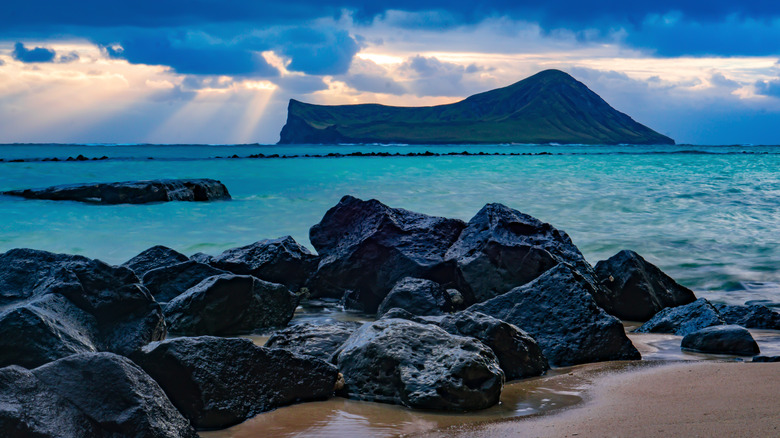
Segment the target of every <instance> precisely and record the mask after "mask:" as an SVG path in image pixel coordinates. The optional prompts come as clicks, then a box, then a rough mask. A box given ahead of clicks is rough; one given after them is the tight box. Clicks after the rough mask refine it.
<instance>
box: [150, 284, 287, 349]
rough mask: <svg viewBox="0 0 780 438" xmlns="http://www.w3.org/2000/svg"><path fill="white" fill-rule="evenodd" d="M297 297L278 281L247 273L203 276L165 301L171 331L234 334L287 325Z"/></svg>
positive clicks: (167, 320) (166, 317)
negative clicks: (181, 292)
mask: <svg viewBox="0 0 780 438" xmlns="http://www.w3.org/2000/svg"><path fill="white" fill-rule="evenodd" d="M298 301H299V297H298V296H297V295H295V294H294V293H292V292H290V291H289V290H288V289H287V288H286V287H284V286H282V285H281V284H274V283H269V282H267V281H263V280H260V279H258V278H255V277H252V276H250V275H233V274H223V275H216V276H213V277H209V278H206V279H205V280H203V281H201V282H200V283H198V284H197V285H195V286H193V287H191V288H190V289H188V290H187V291H186V292H184V293H183V294H181V295H179V296H177V297H176V298H174V299H173V300H171V301H170V302H168V304H166V305H165V308H164V312H165V320H166V322H167V323H168V328H169V330H170V331H171V332H173V333H178V334H183V335H235V334H240V333H250V332H252V331H254V330H257V329H263V328H268V327H279V326H284V325H287V323H288V322H290V320H291V319H292V317H293V314H294V313H295V308H296V307H298Z"/></svg>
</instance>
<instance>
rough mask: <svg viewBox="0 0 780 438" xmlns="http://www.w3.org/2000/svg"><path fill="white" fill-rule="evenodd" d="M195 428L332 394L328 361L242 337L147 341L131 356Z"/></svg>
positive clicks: (220, 425) (334, 373) (335, 374)
mask: <svg viewBox="0 0 780 438" xmlns="http://www.w3.org/2000/svg"><path fill="white" fill-rule="evenodd" d="M133 360H134V361H135V362H136V363H138V364H139V365H140V366H141V367H142V368H143V369H144V370H145V371H146V372H147V373H149V375H150V376H152V377H153V378H154V379H155V380H157V382H159V384H160V386H161V387H162V389H163V390H164V391H165V393H166V394H168V397H169V398H170V399H171V401H172V402H173V404H174V405H175V406H176V407H177V408H178V409H179V410H180V411H181V412H182V413H183V414H184V416H185V417H187V418H188V419H189V420H190V421H191V422H192V424H193V425H195V427H197V428H224V427H228V426H231V425H233V424H237V423H240V422H242V421H244V420H246V419H248V418H251V417H253V416H255V415H257V414H259V413H261V412H265V411H269V410H272V409H275V408H277V407H280V406H285V405H289V404H292V403H296V402H301V401H311V400H324V399H327V398H329V397H331V396H332V395H333V391H334V387H335V384H336V380H337V378H338V370H337V369H336V367H334V366H333V365H331V364H329V363H327V362H325V361H322V360H319V359H315V358H312V357H304V356H298V355H296V354H293V353H291V352H289V351H285V350H280V349H270V348H265V347H258V346H256V345H254V344H253V343H252V341H250V340H248V339H240V338H216V337H211V336H201V337H196V338H177V339H169V340H166V341H162V342H154V343H152V344H149V345H147V346H146V347H144V348H143V349H141V350H140V351H138V352H137V353H135V354H134V355H133Z"/></svg>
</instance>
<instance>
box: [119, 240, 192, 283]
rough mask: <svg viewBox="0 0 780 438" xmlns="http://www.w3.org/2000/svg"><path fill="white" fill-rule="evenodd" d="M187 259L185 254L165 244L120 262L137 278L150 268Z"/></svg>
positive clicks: (169, 264)
mask: <svg viewBox="0 0 780 438" xmlns="http://www.w3.org/2000/svg"><path fill="white" fill-rule="evenodd" d="M187 260H189V258H187V256H186V255H184V254H182V253H180V252H178V251H174V250H172V249H170V248H168V247H167V246H162V245H157V246H153V247H151V248H149V249H147V250H145V251H143V252H141V253H140V254H138V255H137V256H135V257H133V258H131V259H130V260H128V261H126V262H124V263H122V266H124V267H125V268H128V269H130V270H132V271H133V272H135V275H137V276H138V278H142V277H143V276H144V274H146V273H147V272H149V271H151V270H152V269H157V268H162V267H165V266H171V265H175V264H178V263H182V262H186V261H187Z"/></svg>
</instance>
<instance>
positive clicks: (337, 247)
mask: <svg viewBox="0 0 780 438" xmlns="http://www.w3.org/2000/svg"><path fill="white" fill-rule="evenodd" d="M464 225H465V224H464V223H463V222H462V221H460V220H455V219H446V218H441V217H433V216H426V215H424V214H420V213H415V212H411V211H408V210H404V209H400V208H390V207H388V206H386V205H384V204H382V203H381V202H379V201H377V200H375V199H372V200H369V201H363V200H360V199H357V198H354V197H352V196H345V197H343V198H341V201H339V203H338V204H337V205H336V206H335V207H333V208H331V209H330V210H328V212H327V213H325V216H324V217H323V218H322V221H320V223H318V224H317V225H314V226H313V227H311V230H310V231H309V237H310V239H311V242H312V244H313V245H314V248H315V249H316V250H317V252H318V253H319V254H320V257H321V258H320V262H319V267H318V269H317V272H316V274H315V275H314V278H313V279H312V282H311V292H312V296H314V297H319V296H327V297H335V298H339V297H341V296H342V295H343V294H344V292H345V291H348V290H349V291H352V294H351V297H352V300H351V301H350V302H349V303H348V304H350V303H355V304H358V305H361V306H362V309H361V310H363V311H365V312H368V313H373V312H376V310H377V307H379V303H381V302H382V300H383V299H384V298H385V296H386V295H387V293H388V292H390V289H392V288H393V286H394V285H395V283H396V282H398V280H400V279H402V278H404V277H417V278H425V279H429V280H433V281H435V282H437V283H439V284H442V285H444V286H447V287H450V286H452V285H455V284H456V283H458V274H457V269H456V266H455V264H454V263H447V262H445V261H444V253H445V252H446V251H447V248H449V246H450V245H451V244H452V243H453V242H454V241H455V239H457V238H458V235H459V234H460V231H461V230H462V229H463V227H464Z"/></svg>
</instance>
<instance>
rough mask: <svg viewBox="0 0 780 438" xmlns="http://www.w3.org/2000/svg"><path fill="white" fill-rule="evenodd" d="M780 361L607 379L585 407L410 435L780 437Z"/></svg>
mask: <svg viewBox="0 0 780 438" xmlns="http://www.w3.org/2000/svg"><path fill="white" fill-rule="evenodd" d="M779 377H780V364H778V363H748V362H699V361H695V362H683V363H679V362H678V363H670V364H658V365H656V366H650V367H641V368H635V369H630V370H629V371H626V372H619V373H607V374H602V375H600V376H598V377H596V378H595V379H594V381H593V382H591V384H590V385H589V388H588V389H587V390H586V391H585V398H584V403H581V404H576V405H575V406H572V407H571V408H568V409H564V410H562V411H561V410H558V411H552V412H550V413H548V414H542V415H537V416H533V417H530V418H529V417H525V418H524V417H518V418H513V419H508V420H498V421H493V422H487V423H477V424H465V425H460V426H452V427H448V428H443V429H439V430H437V431H433V432H427V433H422V434H416V435H410V436H424V437H453V436H454V437H483V438H488V437H503V436H510V435H511V436H518V437H572V436H577V437H603V436H632V437H657V436H732V437H735V436H746V437H747V436H776V435H777V434H778V433H780V410H778V408H777V394H778V393H780V379H779Z"/></svg>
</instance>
